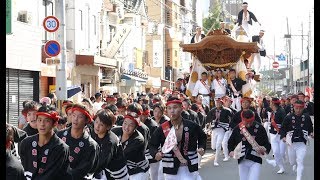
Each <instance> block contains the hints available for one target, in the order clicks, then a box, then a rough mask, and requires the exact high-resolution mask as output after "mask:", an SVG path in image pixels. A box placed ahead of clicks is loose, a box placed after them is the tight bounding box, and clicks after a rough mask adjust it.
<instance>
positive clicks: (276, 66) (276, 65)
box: [272, 61, 279, 69]
mask: <svg viewBox="0 0 320 180" xmlns="http://www.w3.org/2000/svg"><path fill="white" fill-rule="evenodd" d="M272 67H273V69H278V68H279V63H278V62H276V61H275V62H273V63H272Z"/></svg>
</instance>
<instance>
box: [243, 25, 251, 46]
mask: <svg viewBox="0 0 320 180" xmlns="http://www.w3.org/2000/svg"><path fill="white" fill-rule="evenodd" d="M241 26H242V28H243V30H244V31H245V32H246V33H247V36H248V38H249V39H250V42H251V41H252V38H251V36H252V35H251V25H250V24H249V23H248V22H247V21H242V24H241Z"/></svg>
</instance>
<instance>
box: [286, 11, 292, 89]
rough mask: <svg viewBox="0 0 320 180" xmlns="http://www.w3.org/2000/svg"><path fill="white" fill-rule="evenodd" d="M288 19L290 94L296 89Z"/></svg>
mask: <svg viewBox="0 0 320 180" xmlns="http://www.w3.org/2000/svg"><path fill="white" fill-rule="evenodd" d="M286 19H287V35H288V37H289V38H287V43H288V61H287V62H289V63H287V68H288V66H290V69H289V81H290V86H289V87H290V92H292V91H293V89H294V85H293V59H292V55H291V32H290V30H289V21H288V17H287V18H286Z"/></svg>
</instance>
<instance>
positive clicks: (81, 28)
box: [79, 10, 83, 31]
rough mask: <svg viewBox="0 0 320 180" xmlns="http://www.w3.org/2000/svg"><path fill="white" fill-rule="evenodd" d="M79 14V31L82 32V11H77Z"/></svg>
mask: <svg viewBox="0 0 320 180" xmlns="http://www.w3.org/2000/svg"><path fill="white" fill-rule="evenodd" d="M79 13H80V29H81V31H82V30H83V24H82V23H83V21H82V10H79Z"/></svg>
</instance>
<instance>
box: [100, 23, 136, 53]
mask: <svg viewBox="0 0 320 180" xmlns="http://www.w3.org/2000/svg"><path fill="white" fill-rule="evenodd" d="M130 31H131V26H129V25H122V26H118V28H117V32H116V34H115V36H114V38H113V39H112V40H111V43H110V45H109V46H108V47H107V51H106V54H107V58H113V57H114V56H115V55H116V53H117V51H118V50H119V48H120V47H121V45H122V44H123V42H124V40H125V39H126V38H127V36H128V35H129V33H130Z"/></svg>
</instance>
